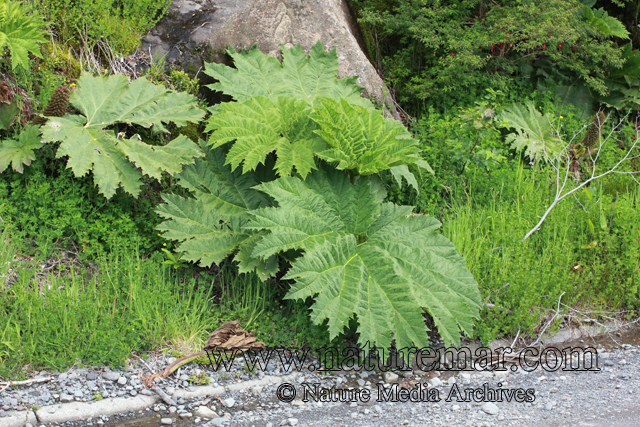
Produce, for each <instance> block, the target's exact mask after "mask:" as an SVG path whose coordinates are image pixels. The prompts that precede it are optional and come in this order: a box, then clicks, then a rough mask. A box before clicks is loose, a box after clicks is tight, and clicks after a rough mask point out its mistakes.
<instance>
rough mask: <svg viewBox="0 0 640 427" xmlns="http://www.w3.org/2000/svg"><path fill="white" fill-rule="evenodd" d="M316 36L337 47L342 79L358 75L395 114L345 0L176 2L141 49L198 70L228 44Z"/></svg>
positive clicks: (264, 45)
mask: <svg viewBox="0 0 640 427" xmlns="http://www.w3.org/2000/svg"><path fill="white" fill-rule="evenodd" d="M318 40H321V41H322V43H323V45H324V46H325V48H326V49H333V48H336V50H337V54H338V58H339V61H340V66H339V69H338V77H339V78H342V77H350V76H354V75H357V76H359V78H358V84H359V85H360V86H362V87H364V93H363V96H366V97H368V98H370V99H372V100H374V101H375V102H376V103H377V104H379V105H380V104H382V103H384V104H385V105H386V106H387V108H388V110H389V111H391V112H392V115H393V116H397V113H396V110H395V108H394V107H393V105H392V104H391V102H390V99H389V96H388V91H387V88H386V87H385V85H384V82H383V81H382V79H381V78H380V77H379V76H378V74H377V72H376V70H375V69H374V67H373V65H371V63H370V62H369V59H368V58H367V56H366V55H365V53H364V52H363V46H364V44H363V43H361V37H360V32H359V28H358V26H357V23H356V21H355V18H354V17H353V15H352V13H351V10H350V8H349V5H348V3H347V1H346V0H194V1H189V0H175V1H174V2H173V3H172V4H171V6H170V7H169V9H168V11H167V13H166V15H165V17H164V18H162V20H161V21H160V22H159V23H158V25H157V26H156V27H155V28H154V29H153V30H151V31H150V32H149V34H147V35H146V36H144V38H143V39H142V49H143V50H145V51H147V52H150V54H151V56H152V57H154V58H156V57H158V56H159V55H160V56H161V55H165V54H166V61H167V62H168V63H173V64H179V65H181V66H183V67H185V68H194V67H195V69H199V68H200V67H201V66H202V65H203V61H207V62H218V63H220V62H225V61H227V60H228V59H227V57H226V55H225V51H226V49H227V48H228V47H229V46H233V47H235V48H236V49H239V48H249V47H251V46H252V45H253V44H254V43H257V44H258V49H260V51H262V52H265V53H269V54H270V55H274V56H275V55H278V54H279V53H280V45H281V44H282V45H284V46H285V47H287V48H290V47H292V46H293V45H295V44H298V43H300V45H301V46H302V48H303V49H304V50H305V51H308V50H309V49H310V48H311V47H312V46H313V45H314V44H316V42H317V41H318Z"/></svg>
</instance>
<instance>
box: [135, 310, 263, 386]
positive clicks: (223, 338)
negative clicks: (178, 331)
mask: <svg viewBox="0 0 640 427" xmlns="http://www.w3.org/2000/svg"><path fill="white" fill-rule="evenodd" d="M263 348H266V345H265V344H264V343H263V342H262V341H256V339H255V337H254V336H253V334H251V333H249V332H247V331H245V330H244V329H242V328H241V327H240V326H238V321H237V320H234V321H233V322H227V323H225V324H223V325H222V326H220V327H219V328H218V329H216V330H215V331H213V332H212V333H211V335H209V340H208V341H207V344H206V345H205V346H204V350H203V351H199V352H198V353H193V354H189V355H187V356H184V357H181V358H179V359H178V360H176V361H175V362H173V363H172V364H170V365H169V366H167V367H166V369H165V370H164V371H163V372H162V373H161V374H153V375H150V376H149V377H147V379H146V381H145V383H146V385H147V387H149V388H151V387H152V385H153V380H154V379H156V378H167V377H168V376H169V375H171V374H172V373H173V372H175V371H176V370H177V369H178V368H179V367H181V366H182V365H186V364H187V363H189V362H192V361H194V360H195V359H197V358H198V357H202V356H204V355H205V354H206V352H207V351H234V350H240V351H243V352H244V351H251V350H258V349H263Z"/></svg>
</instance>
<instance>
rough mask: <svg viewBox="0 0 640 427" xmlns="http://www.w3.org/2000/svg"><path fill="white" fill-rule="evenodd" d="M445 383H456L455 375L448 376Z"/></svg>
mask: <svg viewBox="0 0 640 427" xmlns="http://www.w3.org/2000/svg"><path fill="white" fill-rule="evenodd" d="M447 383H448V384H450V385H453V384H455V383H456V379H455V377H449V379H448V380H447Z"/></svg>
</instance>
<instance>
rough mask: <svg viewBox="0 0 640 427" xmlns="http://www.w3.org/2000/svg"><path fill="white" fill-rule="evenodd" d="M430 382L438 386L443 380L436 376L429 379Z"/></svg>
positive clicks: (433, 385)
mask: <svg viewBox="0 0 640 427" xmlns="http://www.w3.org/2000/svg"><path fill="white" fill-rule="evenodd" d="M429 384H431V386H432V387H438V386H441V385H442V381H440V378H438V377H435V378H431V379H430V380H429Z"/></svg>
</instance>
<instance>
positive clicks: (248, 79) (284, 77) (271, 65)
mask: <svg viewBox="0 0 640 427" xmlns="http://www.w3.org/2000/svg"><path fill="white" fill-rule="evenodd" d="M227 54H228V55H229V56H231V57H232V58H233V61H234V65H235V68H231V67H228V66H226V65H223V64H205V73H206V74H208V75H209V76H211V77H213V78H214V79H216V80H218V83H215V84H212V85H209V86H208V87H209V88H211V89H213V90H218V91H220V92H224V93H226V94H227V95H231V96H232V97H233V98H234V99H235V100H237V101H241V102H242V101H246V100H248V99H250V98H253V97H255V96H264V97H267V98H270V99H272V100H275V99H276V98H277V97H279V96H286V97H290V98H294V99H296V100H302V101H304V102H306V103H307V104H308V105H310V106H312V105H315V104H316V101H317V100H318V98H319V97H329V98H333V99H340V98H345V99H347V100H348V101H349V102H351V103H353V104H359V105H362V106H365V107H371V106H372V104H371V102H370V101H369V100H367V99H366V98H362V97H361V96H360V94H361V93H362V88H361V87H359V86H356V85H355V84H354V83H355V79H354V78H348V79H340V80H338V79H337V78H336V76H337V74H338V55H337V54H336V50H335V49H333V50H331V51H330V52H325V50H324V47H323V46H322V43H321V42H320V41H318V43H316V45H315V46H313V48H312V49H311V50H310V52H309V57H307V55H305V53H304V51H303V50H302V48H301V47H300V45H297V46H294V47H292V48H291V49H285V48H284V47H282V56H283V61H282V63H280V62H279V61H278V60H277V59H276V58H273V57H271V56H269V55H265V54H263V53H262V52H260V51H259V50H258V48H257V45H253V46H252V47H251V48H250V49H249V50H242V51H240V52H236V50H235V49H233V48H229V49H228V50H227Z"/></svg>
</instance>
